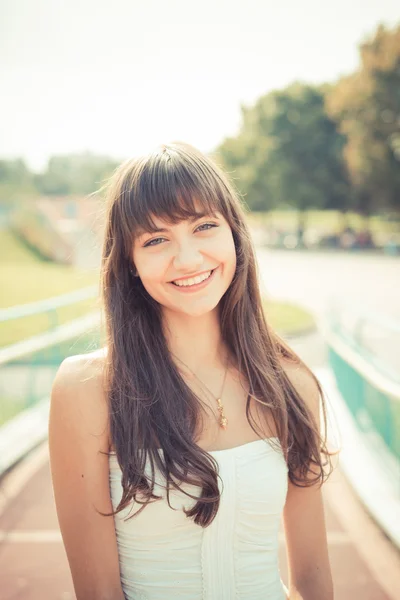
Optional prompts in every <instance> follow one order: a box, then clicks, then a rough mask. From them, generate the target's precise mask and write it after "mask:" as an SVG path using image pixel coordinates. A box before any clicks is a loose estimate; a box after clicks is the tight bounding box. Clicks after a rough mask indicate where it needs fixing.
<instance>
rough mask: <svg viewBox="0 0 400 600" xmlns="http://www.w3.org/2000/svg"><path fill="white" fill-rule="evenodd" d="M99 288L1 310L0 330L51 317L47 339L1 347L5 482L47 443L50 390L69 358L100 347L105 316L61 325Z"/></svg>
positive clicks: (0, 464) (0, 466) (0, 451)
mask: <svg viewBox="0 0 400 600" xmlns="http://www.w3.org/2000/svg"><path fill="white" fill-rule="evenodd" d="M97 293H98V287H97V286H91V287H87V288H84V289H81V290H78V291H76V292H71V293H68V294H63V295H61V296H56V297H53V298H48V299H47V300H43V301H39V302H34V303H31V304H25V305H19V306H15V307H12V308H7V309H2V310H0V332H1V325H2V324H3V325H4V324H5V323H9V322H10V321H13V320H16V319H22V318H26V317H32V316H35V315H42V314H46V315H47V316H48V327H47V329H46V330H45V331H42V333H39V334H37V335H33V336H31V337H29V338H27V339H24V340H21V341H17V342H15V343H13V344H10V345H8V346H5V347H0V476H1V474H2V473H4V472H5V471H6V470H8V469H9V468H10V467H12V466H13V465H14V464H15V463H16V462H17V461H18V460H19V459H20V458H21V457H22V456H24V454H26V452H28V451H29V450H30V449H32V448H33V447H34V446H35V445H36V444H38V443H39V442H40V441H42V440H43V439H45V437H46V435H47V417H48V407H49V398H50V392H51V386H52V383H53V380H54V376H55V373H56V371H57V369H58V366H59V364H60V363H61V362H62V360H63V359H64V358H66V357H67V356H71V355H73V354H81V353H86V352H89V351H91V350H95V349H96V348H98V347H100V328H99V324H100V312H99V311H90V312H88V313H87V314H84V315H83V316H80V317H79V318H75V319H73V320H71V321H68V322H65V323H60V322H59V314H58V310H59V309H60V308H61V307H64V306H70V305H73V304H76V303H79V302H81V301H83V300H86V299H88V298H95V297H96V296H97Z"/></svg>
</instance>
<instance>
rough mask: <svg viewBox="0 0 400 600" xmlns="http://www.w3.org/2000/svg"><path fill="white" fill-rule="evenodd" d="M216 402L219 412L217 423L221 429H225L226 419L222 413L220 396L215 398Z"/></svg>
mask: <svg viewBox="0 0 400 600" xmlns="http://www.w3.org/2000/svg"><path fill="white" fill-rule="evenodd" d="M217 404H218V412H219V414H220V419H219V425H220V427H221V428H222V429H226V428H227V427H228V419H227V418H226V416H225V415H224V407H223V406H222V402H221V399H220V398H217Z"/></svg>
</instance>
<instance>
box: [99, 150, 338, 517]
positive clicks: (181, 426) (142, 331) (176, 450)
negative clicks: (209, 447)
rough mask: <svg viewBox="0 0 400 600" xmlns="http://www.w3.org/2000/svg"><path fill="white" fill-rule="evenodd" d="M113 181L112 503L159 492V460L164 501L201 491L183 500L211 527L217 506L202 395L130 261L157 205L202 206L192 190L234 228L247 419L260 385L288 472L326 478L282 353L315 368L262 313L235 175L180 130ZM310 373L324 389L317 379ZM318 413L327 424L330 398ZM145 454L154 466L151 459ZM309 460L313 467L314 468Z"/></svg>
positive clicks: (230, 319) (231, 307) (108, 325)
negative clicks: (182, 367)
mask: <svg viewBox="0 0 400 600" xmlns="http://www.w3.org/2000/svg"><path fill="white" fill-rule="evenodd" d="M106 192H107V201H106V215H105V233H104V243H103V253H102V269H101V290H102V302H103V311H104V312H103V315H104V319H105V321H104V325H105V332H104V334H105V342H106V347H107V352H106V354H105V364H104V380H105V388H106V394H107V397H108V401H109V417H110V437H111V442H112V445H113V447H114V448H115V453H116V456H117V459H118V463H119V465H120V467H121V470H122V480H121V483H122V487H123V495H122V498H121V501H120V503H119V505H118V506H117V508H116V510H115V511H114V512H112V513H109V514H110V515H111V514H116V513H118V512H119V511H121V510H122V509H123V508H125V507H126V506H127V505H128V504H129V503H130V502H131V501H132V500H133V501H134V502H137V503H138V504H142V507H141V509H140V510H142V509H143V508H144V507H145V506H146V504H147V503H148V502H149V501H154V500H156V499H158V498H159V497H160V496H157V495H156V494H155V493H154V486H155V470H156V469H157V470H158V471H159V472H160V473H161V475H162V476H163V477H164V478H165V480H164V481H165V489H166V491H167V499H168V502H169V490H170V488H175V489H180V490H181V491H183V492H184V493H185V494H187V496H189V497H191V498H193V499H194V500H195V501H196V502H195V503H194V504H193V506H192V507H191V508H190V509H188V510H187V511H186V514H187V516H188V517H192V518H193V519H194V522H195V523H197V524H199V525H201V526H203V527H206V526H207V525H209V524H210V523H211V522H212V520H213V519H214V517H215V515H216V513H217V510H218V506H219V500H220V493H219V489H218V473H217V469H216V466H217V465H216V462H215V460H214V459H213V457H212V456H211V455H210V454H208V453H207V452H205V451H204V450H202V449H201V448H199V447H198V446H197V445H196V443H195V442H194V437H195V432H196V431H198V430H199V423H200V421H201V401H200V399H199V398H198V397H197V396H196V394H195V393H194V392H193V391H192V390H191V389H190V388H189V386H188V385H187V384H186V383H185V381H184V379H183V378H182V376H181V374H180V372H179V370H178V369H177V367H176V365H175V363H174V362H173V360H172V358H171V355H170V352H169V350H168V347H167V342H166V339H165V337H164V335H163V328H162V322H161V310H160V309H161V307H160V305H159V304H158V303H157V302H156V301H155V300H154V299H153V298H152V297H151V296H150V295H149V294H148V293H147V291H146V290H145V288H144V286H143V285H142V283H141V280H140V278H139V277H136V276H135V275H134V273H133V269H134V265H133V264H132V260H133V259H132V245H133V240H134V237H135V234H136V232H137V231H138V228H139V227H140V228H144V229H145V230H151V228H152V227H154V223H153V222H152V216H156V217H158V218H162V219H164V220H166V221H167V222H170V223H177V222H179V221H180V220H181V219H187V218H189V217H191V216H193V215H194V214H195V212H196V211H195V202H197V203H200V205H201V207H202V209H203V210H204V211H207V212H208V213H212V212H213V211H218V212H220V213H221V214H222V215H223V216H224V218H225V219H226V221H227V222H228V224H229V225H230V227H231V230H232V235H233V240H234V244H235V249H236V256H237V266H236V272H235V275H234V278H233V280H232V283H231V285H230V287H229V288H228V290H227V291H226V293H225V294H224V296H223V297H222V298H221V300H220V304H219V315H220V327H221V335H222V339H223V341H224V342H225V344H226V346H227V347H228V348H229V350H230V353H231V355H232V357H233V359H234V363H235V367H236V368H237V369H238V371H239V373H241V374H242V375H243V376H244V377H245V378H246V380H247V382H248V385H249V396H248V397H247V404H246V415H247V419H248V421H249V424H250V425H251V427H252V428H253V430H254V431H256V429H255V427H256V424H255V422H254V420H253V419H252V415H251V412H250V410H249V403H250V397H253V398H254V399H256V400H257V407H261V410H264V411H268V412H270V413H271V414H272V416H273V419H274V422H275V425H276V430H277V433H278V437H279V440H280V443H281V447H282V449H283V452H284V456H285V458H286V462H287V465H288V472H289V477H290V480H291V481H292V482H293V483H294V484H296V485H300V486H306V485H311V484H312V483H318V482H320V483H321V484H322V482H323V481H324V478H325V477H326V473H325V472H324V466H325V465H326V464H330V452H329V451H328V450H327V447H326V438H325V439H322V437H321V436H320V434H319V432H318V428H317V427H316V423H315V420H314V419H313V416H312V414H311V412H310V411H309V409H308V408H307V406H306V404H305V402H304V400H303V398H301V397H300V395H299V394H298V393H297V392H296V390H295V388H294V387H293V385H292V384H291V383H290V381H289V379H288V377H287V376H286V375H285V372H284V369H283V367H282V359H283V358H284V359H285V360H287V361H292V362H293V363H296V364H302V365H303V366H304V367H305V368H306V369H307V370H308V371H309V372H310V373H311V371H310V370H309V369H308V368H307V366H306V365H304V363H303V362H302V361H301V359H300V358H299V357H298V356H297V354H295V352H293V350H292V349H291V348H289V346H288V345H287V344H286V343H285V342H284V341H283V340H282V339H281V338H280V337H279V336H278V335H277V333H276V332H275V331H274V330H273V329H272V328H271V327H270V325H269V324H268V322H267V320H266V318H265V314H264V311H263V306H262V300H261V296H260V291H259V283H258V274H257V266H256V260H255V253H254V249H253V246H252V241H251V238H250V234H249V230H248V227H247V224H246V219H245V210H244V207H243V205H242V200H241V198H240V197H239V195H238V192H237V191H236V190H235V188H234V186H233V185H232V184H231V183H230V182H229V181H228V179H227V177H226V176H225V174H224V173H223V172H222V170H221V169H220V168H219V167H218V166H217V164H216V163H215V162H214V161H213V160H211V159H210V158H209V157H207V156H205V155H204V154H202V153H201V152H199V151H198V150H196V149H195V148H193V147H192V146H190V145H188V144H185V143H182V142H174V143H170V144H163V145H161V146H160V147H158V148H156V149H155V150H154V151H153V152H151V153H150V154H148V155H146V156H141V157H139V158H134V159H130V160H127V161H126V162H124V163H123V164H121V165H120V166H119V167H118V168H117V170H116V171H115V172H114V174H113V175H112V177H111V178H110V180H109V181H108V182H107V185H106ZM311 375H312V376H313V377H314V379H315V381H316V383H317V385H318V388H319V391H320V395H321V398H322V400H323V392H322V390H321V387H320V384H319V382H318V381H317V379H316V378H315V376H314V375H313V373H311ZM323 417H324V424H325V429H324V430H325V431H326V412H325V406H324V403H323ZM256 433H258V432H257V431H256ZM160 448H161V449H162V452H160ZM322 455H324V456H325V457H326V461H325V462H323V461H322ZM148 463H149V465H150V471H151V476H150V477H149V475H148V471H147V469H146V470H145V467H146V465H147V464H148ZM311 464H312V465H313V466H314V469H315V470H311V469H310V465H311ZM310 472H312V473H313V474H315V477H314V478H313V479H312V478H310V477H309V473H310ZM329 474H330V473H329ZM183 484H189V485H195V486H198V488H199V490H201V493H200V494H199V495H193V494H190V493H189V492H188V491H187V490H185V489H182V487H181V485H183ZM140 510H139V511H137V512H136V513H134V515H135V514H138V512H140ZM102 514H106V513H102ZM134 515H133V516H134Z"/></svg>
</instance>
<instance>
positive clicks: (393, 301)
mask: <svg viewBox="0 0 400 600" xmlns="http://www.w3.org/2000/svg"><path fill="white" fill-rule="evenodd" d="M257 259H258V263H259V267H260V275H261V279H262V282H263V285H264V289H265V291H266V292H267V293H269V294H270V295H271V296H273V297H276V298H281V299H286V300H290V301H293V302H297V303H298V304H302V305H303V306H305V307H307V308H309V309H311V310H312V311H313V312H315V313H316V314H317V315H322V314H323V313H324V311H325V309H326V306H327V304H328V301H329V300H330V298H331V297H332V296H336V297H338V298H339V300H340V302H341V303H343V304H344V305H346V304H348V305H353V306H355V307H356V308H357V307H360V308H361V309H363V310H371V311H376V312H378V313H380V314H381V315H384V314H385V315H387V316H390V317H393V318H394V319H397V320H398V321H400V257H392V256H380V255H373V254H358V253H351V252H348V253H340V252H339V253H331V252H313V251H299V252H292V251H287V250H286V251H285V250H269V249H264V248H260V247H258V248H257Z"/></svg>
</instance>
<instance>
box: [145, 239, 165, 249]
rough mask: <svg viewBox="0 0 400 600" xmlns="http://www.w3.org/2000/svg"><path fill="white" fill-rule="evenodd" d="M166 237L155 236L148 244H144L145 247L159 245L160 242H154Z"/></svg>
mask: <svg viewBox="0 0 400 600" xmlns="http://www.w3.org/2000/svg"><path fill="white" fill-rule="evenodd" d="M163 239H164V238H155V239H154V240H150V242H147V244H145V245H144V248H147V246H158V244H153V242H158V240H163Z"/></svg>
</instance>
